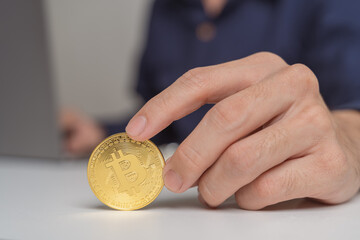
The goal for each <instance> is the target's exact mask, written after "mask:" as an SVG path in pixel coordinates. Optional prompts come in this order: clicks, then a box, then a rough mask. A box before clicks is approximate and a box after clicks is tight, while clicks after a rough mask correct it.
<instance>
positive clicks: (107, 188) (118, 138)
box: [87, 133, 165, 210]
mask: <svg viewBox="0 0 360 240" xmlns="http://www.w3.org/2000/svg"><path fill="white" fill-rule="evenodd" d="M164 165H165V161H164V158H163V156H162V154H161V152H160V150H159V149H158V148H157V147H156V146H155V144H154V143H152V142H151V141H149V140H147V141H144V142H138V141H135V140H132V139H131V138H130V137H129V136H127V134H126V133H118V134H115V135H112V136H110V137H108V138H106V139H105V140H104V141H102V142H101V143H100V144H99V145H98V146H97V147H96V148H95V149H94V151H93V153H92V154H91V156H90V159H89V164H88V169H87V175H88V181H89V184H90V187H91V189H92V191H93V192H94V194H95V196H96V197H97V198H98V199H99V200H100V201H101V202H103V203H104V204H105V205H107V206H109V207H111V208H114V209H118V210H135V209H139V208H142V207H145V206H146V205H148V204H150V203H151V202H152V201H154V200H155V198H156V197H157V196H158V195H159V193H160V192H161V190H162V188H163V186H164V182H163V179H162V170H163V167H164Z"/></svg>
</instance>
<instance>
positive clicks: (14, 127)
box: [0, 0, 61, 159]
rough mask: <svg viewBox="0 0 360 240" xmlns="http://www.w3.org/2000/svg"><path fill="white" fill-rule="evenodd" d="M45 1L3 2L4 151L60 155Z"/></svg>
mask: <svg viewBox="0 0 360 240" xmlns="http://www.w3.org/2000/svg"><path fill="white" fill-rule="evenodd" d="M44 17H45V14H44V2H43V1H41V0H1V1H0V155H3V156H4V155H11V156H21V157H35V158H39V157H40V158H54V159H56V158H59V157H60V149H61V147H60V146H61V145H60V143H61V142H60V140H61V139H60V132H59V129H58V124H57V117H56V113H57V111H56V104H55V101H54V98H53V97H54V94H53V93H54V89H53V80H52V76H51V69H50V58H49V51H48V41H47V33H46V25H45V20H44Z"/></svg>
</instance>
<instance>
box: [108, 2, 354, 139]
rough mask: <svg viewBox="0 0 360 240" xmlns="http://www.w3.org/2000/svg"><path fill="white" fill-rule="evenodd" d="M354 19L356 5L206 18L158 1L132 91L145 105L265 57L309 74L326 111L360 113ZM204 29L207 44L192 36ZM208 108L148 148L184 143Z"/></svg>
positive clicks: (278, 5)
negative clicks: (193, 76)
mask: <svg viewBox="0 0 360 240" xmlns="http://www.w3.org/2000/svg"><path fill="white" fill-rule="evenodd" d="M359 12H360V1H359V0H343V1H339V0H232V1H231V0H228V2H227V5H226V6H225V8H224V9H223V11H222V13H221V14H220V15H219V16H217V17H216V18H210V17H209V16H207V15H206V13H205V12H204V9H203V7H202V4H201V1H200V0H157V1H155V3H154V6H153V9H152V13H151V18H150V25H149V29H148V36H147V41H146V45H145V49H144V53H143V56H142V59H141V64H140V71H139V78H138V84H137V91H138V93H139V94H140V95H141V96H142V97H143V98H144V100H145V101H148V100H149V99H150V98H151V97H153V96H155V95H156V94H158V93H159V92H161V91H162V90H164V89H165V88H166V87H168V86H169V85H170V84H171V83H173V82H174V81H175V80H176V79H177V78H178V77H180V76H181V75H182V74H183V73H185V72H186V71H187V70H189V69H191V68H194V67H199V66H207V65H213V64H218V63H223V62H226V61H231V60H235V59H239V58H243V57H246V56H248V55H250V54H253V53H256V52H259V51H270V52H273V53H275V54H277V55H279V56H281V57H282V58H283V59H284V60H285V61H286V62H287V63H288V64H294V63H303V64H305V65H307V66H308V67H310V69H312V71H313V72H314V73H315V74H316V76H317V78H318V80H319V83H320V91H321V94H322V96H323V98H324V100H325V102H326V103H327V105H328V106H329V108H330V109H360V14H359ZM203 23H211V25H212V26H214V28H213V30H214V31H212V32H213V33H214V34H213V36H210V38H208V39H207V40H206V39H205V40H204V39H202V38H201V37H199V34H196V33H197V32H199V26H201V25H202V24H203ZM205 30H206V29H205ZM210 30H211V29H210ZM207 32H208V31H207ZM210 108H211V106H210V105H206V106H204V107H202V108H201V109H199V110H198V111H196V112H194V113H192V114H190V115H189V116H187V117H185V118H183V119H181V120H178V121H176V122H174V123H173V124H172V125H171V126H170V127H168V128H167V129H165V130H164V131H163V132H161V133H160V134H158V136H156V137H155V138H154V139H153V140H154V141H155V142H157V143H163V142H170V141H175V142H181V141H182V140H183V139H184V138H185V137H186V136H187V135H188V134H189V133H190V132H191V131H192V130H193V129H194V127H195V126H196V125H197V124H198V123H199V121H200V120H201V118H202V117H203V116H204V114H205V113H206V112H207V111H208V110H209V109H210ZM124 126H125V124H115V125H108V126H107V130H108V133H109V134H111V133H115V132H119V131H123V130H124Z"/></svg>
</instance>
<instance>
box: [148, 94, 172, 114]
mask: <svg viewBox="0 0 360 240" xmlns="http://www.w3.org/2000/svg"><path fill="white" fill-rule="evenodd" d="M172 99H173V98H171V97H170V96H169V93H168V92H167V91H163V92H162V93H161V94H159V95H157V96H155V97H153V98H152V99H151V100H150V101H149V103H148V104H146V105H145V109H144V111H145V112H146V113H152V112H158V111H163V110H164V109H166V110H171V109H173V107H174V102H173V100H172Z"/></svg>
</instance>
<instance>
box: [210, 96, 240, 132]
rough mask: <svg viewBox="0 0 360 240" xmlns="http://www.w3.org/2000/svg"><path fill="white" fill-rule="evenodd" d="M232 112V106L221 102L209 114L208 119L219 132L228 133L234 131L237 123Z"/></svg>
mask: <svg viewBox="0 0 360 240" xmlns="http://www.w3.org/2000/svg"><path fill="white" fill-rule="evenodd" d="M231 112H232V111H231V107H230V105H225V104H222V103H221V102H220V103H218V104H216V105H215V106H214V107H213V108H212V109H211V110H210V111H209V112H208V114H207V115H208V116H207V119H208V121H209V122H210V123H211V124H212V125H214V127H215V128H217V129H218V130H221V131H225V132H228V131H231V130H232V129H233V124H234V122H235V119H234V116H233V115H232V113H231Z"/></svg>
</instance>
